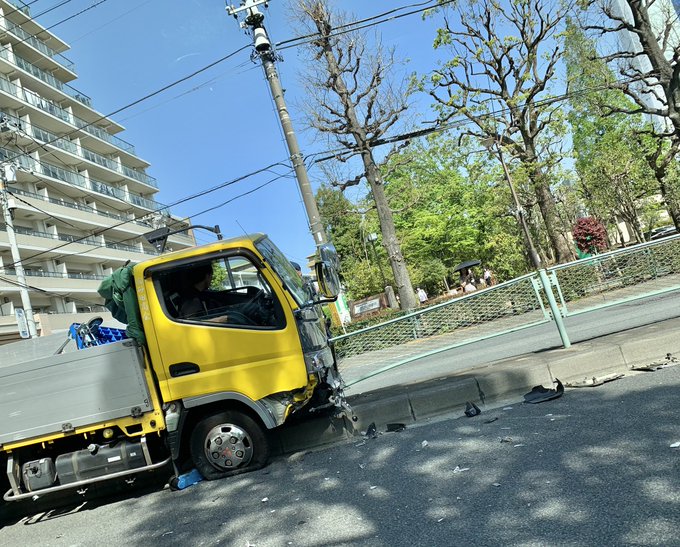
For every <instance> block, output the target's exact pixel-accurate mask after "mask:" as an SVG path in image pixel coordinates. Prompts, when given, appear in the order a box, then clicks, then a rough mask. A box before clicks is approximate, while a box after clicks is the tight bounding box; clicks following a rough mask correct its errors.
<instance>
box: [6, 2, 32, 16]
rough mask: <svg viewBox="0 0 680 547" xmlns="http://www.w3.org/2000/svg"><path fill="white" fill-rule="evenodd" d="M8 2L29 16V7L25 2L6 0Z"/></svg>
mask: <svg viewBox="0 0 680 547" xmlns="http://www.w3.org/2000/svg"><path fill="white" fill-rule="evenodd" d="M7 1H8V2H9V3H10V4H12V5H13V6H14V7H15V8H17V9H18V10H19V11H20V12H22V13H23V14H24V15H27V16H28V17H30V16H31V8H29V7H28V6H27V5H26V3H25V2H22V1H21V0H7Z"/></svg>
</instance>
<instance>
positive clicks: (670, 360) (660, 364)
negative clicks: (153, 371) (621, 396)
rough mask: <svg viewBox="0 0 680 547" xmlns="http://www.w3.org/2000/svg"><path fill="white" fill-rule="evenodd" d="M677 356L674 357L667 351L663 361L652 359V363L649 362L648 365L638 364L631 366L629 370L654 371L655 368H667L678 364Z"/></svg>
mask: <svg viewBox="0 0 680 547" xmlns="http://www.w3.org/2000/svg"><path fill="white" fill-rule="evenodd" d="M678 362H680V361H678V358H677V357H674V356H673V354H672V353H667V354H666V357H665V359H663V361H654V362H653V363H650V364H649V365H638V366H634V367H631V370H638V371H642V372H654V371H656V370H659V369H662V368H668V367H672V366H674V365H677V364H678Z"/></svg>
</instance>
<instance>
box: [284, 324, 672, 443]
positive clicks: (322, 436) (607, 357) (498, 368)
mask: <svg viewBox="0 0 680 547" xmlns="http://www.w3.org/2000/svg"><path fill="white" fill-rule="evenodd" d="M668 353H671V354H675V355H677V356H680V319H670V320H668V321H663V322H660V323H657V324H654V325H647V326H645V327H638V328H636V329H631V330H628V331H625V332H620V333H617V334H613V335H609V336H605V337H602V338H599V339H597V340H594V341H589V342H582V343H579V344H575V345H573V346H572V347H571V348H569V349H557V350H550V351H546V352H541V353H532V354H527V355H521V356H519V357H514V358H511V359H504V360H501V361H496V362H493V363H489V364H488V365H485V366H482V367H475V368H473V369H469V370H465V371H462V372H458V373H456V374H452V375H450V376H446V377H442V378H437V379H435V380H428V381H425V382H420V383H415V384H409V385H396V386H390V387H387V388H383V389H379V390H376V391H370V392H368V393H362V394H359V395H355V396H352V397H350V399H349V400H350V404H351V405H352V407H353V409H354V411H355V413H356V415H357V418H358V421H357V422H356V423H355V424H351V422H349V420H345V421H344V422H343V420H342V419H331V418H327V417H326V418H317V419H313V420H308V421H305V422H303V423H300V424H297V425H293V426H284V428H283V429H282V430H281V431H279V432H278V446H275V451H277V450H276V448H278V449H279V450H278V451H279V452H280V453H284V454H285V453H290V452H296V451H299V450H306V449H311V448H317V447H320V446H324V445H327V444H331V443H336V442H339V441H343V440H347V439H351V438H352V437H353V436H355V435H358V434H359V433H360V432H361V431H365V430H366V428H367V427H368V425H369V424H371V423H375V424H376V426H377V428H378V430H384V429H385V426H386V424H388V423H395V422H396V423H404V424H407V425H408V424H412V423H414V422H416V421H419V420H423V419H427V418H430V417H433V416H436V415H441V414H446V413H450V412H460V414H461V415H462V414H463V411H464V409H465V404H466V402H467V401H472V402H475V403H476V404H477V405H479V406H481V407H482V408H483V405H486V404H489V403H492V402H495V401H500V400H504V399H509V398H512V397H515V396H516V397H521V396H522V395H523V394H524V393H526V392H528V391H530V390H531V388H532V387H534V386H536V385H539V384H540V385H544V386H546V387H550V386H551V385H552V381H553V379H554V378H559V379H560V380H561V381H562V382H570V381H578V380H583V379H585V378H592V377H593V376H603V375H605V374H609V373H613V372H623V373H625V372H628V371H630V369H631V367H632V366H636V365H641V364H649V363H652V362H655V361H662V360H664V359H665V357H666V355H667V354H668Z"/></svg>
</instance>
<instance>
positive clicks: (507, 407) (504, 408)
mask: <svg viewBox="0 0 680 547" xmlns="http://www.w3.org/2000/svg"><path fill="white" fill-rule="evenodd" d="M503 410H512V407H511V406H506V407H503Z"/></svg>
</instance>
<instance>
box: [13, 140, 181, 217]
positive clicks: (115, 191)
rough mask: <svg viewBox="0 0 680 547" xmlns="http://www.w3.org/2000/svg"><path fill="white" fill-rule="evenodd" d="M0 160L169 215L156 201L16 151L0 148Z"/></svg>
mask: <svg viewBox="0 0 680 547" xmlns="http://www.w3.org/2000/svg"><path fill="white" fill-rule="evenodd" d="M0 160H3V161H13V162H15V163H16V164H17V165H18V166H19V168H20V169H22V170H24V171H27V172H30V173H33V174H34V175H42V176H45V177H48V178H51V179H55V180H57V181H60V182H65V183H67V184H70V185H72V186H77V187H78V188H83V189H84V190H89V191H91V192H96V193H97V194H99V195H101V196H105V197H108V198H112V199H114V200H119V201H122V202H123V203H131V204H132V205H135V206H137V207H139V208H142V209H147V210H149V211H159V210H164V211H166V214H169V213H168V212H167V208H166V207H165V206H163V205H162V204H160V203H158V202H156V201H153V200H151V199H148V198H145V197H144V196H141V195H139V194H135V193H134V192H130V191H127V190H124V189H122V188H117V187H115V186H111V185H110V184H106V183H105V182H101V181H99V180H97V179H93V178H91V177H85V176H84V175H82V174H80V173H76V172H75V171H69V170H67V169H64V168H63V167H59V166H57V165H54V164H52V163H49V162H46V161H38V160H35V159H34V158H32V157H31V156H29V155H27V154H23V153H21V152H18V151H14V150H8V149H6V148H1V147H0Z"/></svg>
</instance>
